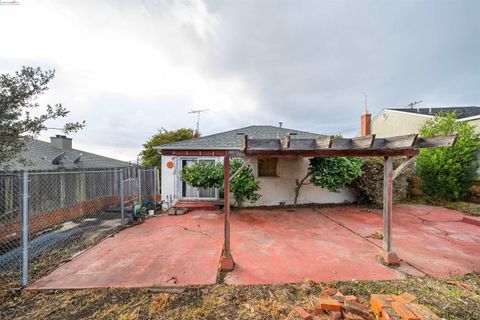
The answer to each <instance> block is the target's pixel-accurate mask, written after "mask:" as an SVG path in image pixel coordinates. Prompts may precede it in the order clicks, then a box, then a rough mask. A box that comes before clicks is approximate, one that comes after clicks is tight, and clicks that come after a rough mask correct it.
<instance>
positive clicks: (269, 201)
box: [245, 157, 355, 206]
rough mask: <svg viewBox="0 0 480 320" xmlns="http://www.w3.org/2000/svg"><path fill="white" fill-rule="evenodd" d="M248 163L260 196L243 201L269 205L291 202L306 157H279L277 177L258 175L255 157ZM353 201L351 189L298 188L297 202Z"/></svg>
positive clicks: (305, 166)
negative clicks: (257, 184) (337, 191)
mask: <svg viewBox="0 0 480 320" xmlns="http://www.w3.org/2000/svg"><path fill="white" fill-rule="evenodd" d="M250 163H251V164H252V166H253V168H254V173H255V176H256V178H257V179H258V181H259V182H260V188H261V189H260V194H261V195H262V197H261V198H260V200H258V201H257V202H255V203H253V204H252V203H245V206H271V205H279V204H280V203H281V202H285V204H293V200H294V198H295V179H296V178H298V179H301V178H303V177H304V176H305V174H306V172H307V168H308V159H306V158H300V157H298V158H297V157H296V158H279V159H278V162H277V177H258V172H257V159H255V158H251V159H250ZM352 201H355V193H354V192H353V191H351V190H348V189H347V190H342V191H341V192H339V193H336V192H330V191H328V190H326V189H322V188H320V187H315V186H312V185H304V186H302V188H301V189H300V194H299V197H298V204H307V203H344V202H352Z"/></svg>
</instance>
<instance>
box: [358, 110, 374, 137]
mask: <svg viewBox="0 0 480 320" xmlns="http://www.w3.org/2000/svg"><path fill="white" fill-rule="evenodd" d="M371 126H372V115H371V114H370V113H369V112H368V111H367V110H365V112H363V114H362V123H361V128H360V136H362V137H363V136H369V135H370V134H371V133H372V129H371Z"/></svg>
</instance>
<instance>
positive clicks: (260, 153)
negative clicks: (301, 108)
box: [245, 148, 418, 157]
mask: <svg viewBox="0 0 480 320" xmlns="http://www.w3.org/2000/svg"><path fill="white" fill-rule="evenodd" d="M245 155H247V156H252V157H396V156H398V157H400V156H404V157H414V156H416V155H418V150H417V149H414V148H408V149H318V150H248V151H246V152H245Z"/></svg>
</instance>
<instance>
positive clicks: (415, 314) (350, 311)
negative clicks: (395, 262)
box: [294, 288, 441, 320]
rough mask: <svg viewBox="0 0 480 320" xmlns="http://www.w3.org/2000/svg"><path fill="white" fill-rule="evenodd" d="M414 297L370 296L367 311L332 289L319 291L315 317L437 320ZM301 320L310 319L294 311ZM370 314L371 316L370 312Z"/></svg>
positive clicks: (301, 309)
mask: <svg viewBox="0 0 480 320" xmlns="http://www.w3.org/2000/svg"><path fill="white" fill-rule="evenodd" d="M416 302H417V297H416V296H415V295H413V294H411V293H408V292H405V293H403V294H400V295H389V294H372V295H371V296H370V309H368V308H366V307H365V306H364V305H362V304H360V303H357V297H355V296H353V295H347V296H345V295H343V294H342V293H341V292H339V291H337V290H336V289H333V288H328V289H325V290H322V292H321V293H320V297H318V305H317V306H316V307H315V314H316V315H320V316H323V317H327V316H328V317H329V318H330V319H332V320H341V319H343V320H366V319H372V313H371V312H373V315H374V317H375V318H376V319H377V320H441V318H440V317H438V316H437V315H435V314H434V313H433V312H432V311H430V309H428V308H427V307H426V306H424V305H421V304H418V303H416ZM294 310H295V312H296V313H297V315H298V316H300V318H301V319H312V318H313V317H312V315H311V314H310V313H308V312H307V311H305V309H303V308H302V307H300V306H297V307H295V308H294ZM370 310H371V312H370ZM322 319H323V318H322Z"/></svg>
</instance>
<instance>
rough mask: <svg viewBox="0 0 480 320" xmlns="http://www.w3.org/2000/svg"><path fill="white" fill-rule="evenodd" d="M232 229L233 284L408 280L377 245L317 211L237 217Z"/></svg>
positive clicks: (264, 212) (228, 278) (230, 278)
mask: <svg viewBox="0 0 480 320" xmlns="http://www.w3.org/2000/svg"><path fill="white" fill-rule="evenodd" d="M343 210H345V211H347V210H349V209H345V208H343ZM359 218H362V216H359ZM231 229H232V230H231V232H232V233H231V235H232V236H231V243H232V244H231V248H232V255H233V258H234V260H235V270H234V271H233V272H231V273H228V274H227V276H226V278H225V282H226V283H228V284H270V283H289V282H299V281H302V280H304V279H312V280H317V281H331V280H353V279H357V280H387V279H400V278H403V277H404V274H403V273H401V272H398V271H396V270H394V269H391V268H388V267H386V266H384V265H382V264H380V263H379V262H377V260H376V255H377V253H378V251H379V248H378V247H376V246H375V245H374V244H372V243H370V242H369V241H367V240H365V239H364V238H362V237H360V236H358V235H356V234H354V233H352V232H351V231H349V230H348V229H346V228H344V227H342V226H340V225H339V224H338V223H336V222H334V221H332V220H331V219H329V218H328V217H326V216H324V215H322V214H319V213H318V212H315V211H314V210H312V209H296V210H295V211H294V212H291V211H287V210H271V211H268V210H248V209H246V210H242V211H239V212H233V213H232V228H231Z"/></svg>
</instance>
